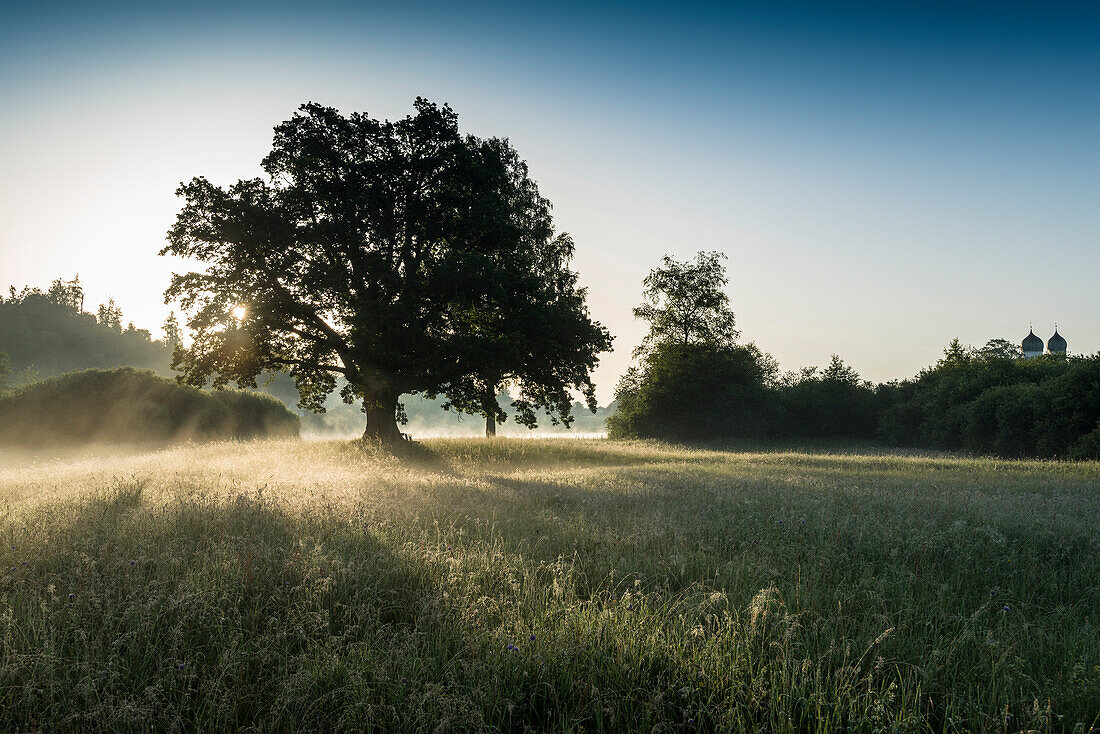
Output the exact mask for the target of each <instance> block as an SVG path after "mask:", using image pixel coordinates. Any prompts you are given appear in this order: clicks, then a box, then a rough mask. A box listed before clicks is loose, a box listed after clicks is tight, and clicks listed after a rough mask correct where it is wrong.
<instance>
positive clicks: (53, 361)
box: [0, 276, 180, 386]
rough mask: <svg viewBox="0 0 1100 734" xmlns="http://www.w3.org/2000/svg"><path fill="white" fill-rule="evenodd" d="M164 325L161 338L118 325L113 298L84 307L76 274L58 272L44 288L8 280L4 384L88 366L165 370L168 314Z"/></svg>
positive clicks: (170, 342)
mask: <svg viewBox="0 0 1100 734" xmlns="http://www.w3.org/2000/svg"><path fill="white" fill-rule="evenodd" d="M164 330H165V334H166V336H165V338H164V339H154V338H153V337H152V335H151V334H150V333H149V331H147V330H146V329H139V328H137V327H135V326H134V324H133V322H129V323H127V325H126V326H125V327H124V326H123V315H122V310H121V309H120V308H119V307H118V306H117V305H116V304H115V302H114V300H113V299H111V300H109V301H108V302H107V303H104V304H100V306H99V307H98V309H97V312H96V313H95V314H92V313H88V312H86V311H85V310H84V287H83V285H82V284H81V282H80V278H79V276H78V277H76V278H74V279H72V280H63V279H61V278H58V279H56V280H54V281H53V283H52V284H51V285H50V287H49V288H48V289H46V290H42V289H40V288H31V287H24V288H23V289H22V290H21V291H17V290H16V289H15V287H14V286H11V288H10V289H9V292H8V296H7V297H4V296H3V295H0V352H2V353H6V360H5V357H0V363H4V362H5V361H6V364H7V367H8V377H7V380H8V384H9V386H12V385H15V384H26V383H29V382H32V381H34V380H35V379H37V378H47V377H53V376H56V375H61V374H64V373H66V372H72V371H74V370H82V369H88V368H101V369H103V368H111V367H127V366H129V367H140V368H144V369H150V370H153V371H155V372H158V373H159V374H162V375H169V374H171V371H170V370H169V368H168V365H169V363H170V362H171V354H172V349H173V348H174V345H175V343H176V342H177V341H179V339H180V336H179V331H180V329H179V324H178V321H177V320H176V317H175V315H174V314H172V315H171V316H169V318H168V320H167V321H166V322H165V325H164ZM0 372H3V370H0Z"/></svg>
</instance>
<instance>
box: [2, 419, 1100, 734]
mask: <svg viewBox="0 0 1100 734" xmlns="http://www.w3.org/2000/svg"><path fill="white" fill-rule="evenodd" d="M1098 487H1100V464H1096V463H1076V464H1072V463H1052V462H1006V461H994V460H967V459H959V458H950V457H939V456H920V455H914V456H906V455H894V454H871V453H863V454H846V453H841V452H836V451H831V452H811V451H771V452H765V451H755V452H724V451H719V450H702V449H685V448H677V447H669V446H662V445H658V444H648V443H620V442H610V441H554V440H546V441H508V440H495V441H485V440H439V441H432V442H428V443H427V445H426V447H425V448H424V449H422V450H420V451H418V452H416V453H415V454H414V455H411V456H408V457H405V458H404V459H402V460H398V459H395V458H392V457H387V456H382V455H379V454H376V453H372V452H370V451H364V450H361V449H358V448H356V447H354V446H353V445H350V444H346V443H341V442H327V443H304V442H297V441H279V442H260V443H244V444H241V443H235V444H234V443H227V444H213V445H207V446H200V447H191V448H181V449H176V450H170V451H162V452H158V453H153V454H142V455H131V456H123V455H120V456H114V457H110V458H102V459H94V458H88V457H85V458H69V459H64V460H57V461H52V462H51V461H44V460H42V459H41V458H38V459H36V463H34V464H31V463H29V461H28V460H23V459H19V458H13V459H11V460H9V462H8V463H7V464H2V465H0V498H2V500H3V503H4V510H3V512H4V515H3V520H2V522H0V535H2V536H3V539H4V543H3V545H2V546H0V729H3V730H17V731H18V730H23V731H26V730H35V729H39V730H64V729H111V730H134V729H150V728H152V729H155V730H162V731H170V730H181V729H187V730H190V729H195V728H201V729H204V730H217V729H224V728H230V727H252V728H255V729H258V730H283V729H329V730H344V729H354V730H364V729H367V730H395V729H396V730H416V731H419V730H427V729H437V728H438V729H442V730H455V729H457V730H479V729H491V730H522V729H524V728H530V729H535V730H558V731H582V730H583V731H602V730H658V731H671V730H727V731H760V730H766V731H774V732H796V731H821V732H825V731H897V732H908V731H976V730H986V731H1012V732H1016V731H1020V730H1029V729H1034V730H1041V731H1081V732H1084V731H1088V730H1089V728H1090V727H1093V726H1096V725H1097V723H1098V721H1100V489H1098Z"/></svg>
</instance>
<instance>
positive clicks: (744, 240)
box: [0, 2, 1100, 401]
mask: <svg viewBox="0 0 1100 734" xmlns="http://www.w3.org/2000/svg"><path fill="white" fill-rule="evenodd" d="M1093 7H1095V6H1093ZM1097 38H1100V12H1098V11H1097V10H1094V9H1092V8H1091V7H1090V6H1089V5H1087V4H1085V3H1064V4H1059V3H1049V2H1048V3H1038V2H1036V3H969V4H968V3H962V2H953V3H935V2H922V3H911V4H910V3H844V4H840V3H834V4H815V5H810V4H795V3H766V4H765V3H761V4H755V5H751V4H734V5H731V4H723V5H721V6H718V5H708V4H696V5H683V4H675V5H674V4H671V3H669V4H657V3H650V4H646V3H641V4H638V3H634V4H630V5H627V4H620V5H600V4H593V3H587V4H580V3H577V4H563V3H555V4H541V5H533V4H532V5H527V6H523V5H519V4H505V3H475V4H462V5H459V4H450V3H437V4H431V3H425V4H419V5H416V6H410V5H407V4H405V5H396V4H395V5H392V6H389V7H386V6H382V5H377V6H372V5H363V4H339V3H311V4H308V6H307V4H304V3H299V4H295V5H290V4H285V5H279V4H260V3H254V4H224V3H219V4H213V3H210V4H177V5H172V6H170V7H168V8H150V7H148V6H147V5H145V4H136V3H135V4H130V5H122V4H115V5H111V4H106V5H100V6H97V7H95V8H88V7H85V6H77V5H69V6H67V5H64V4H57V5H51V6H48V7H43V6H41V5H40V4H36V5H33V6H32V5H30V4H24V5H18V4H16V5H8V6H5V8H4V9H3V10H0V69H2V70H3V74H0V109H3V113H2V114H0V287H6V286H7V285H8V284H14V285H16V286H21V285H23V284H24V283H34V284H46V283H48V281H49V280H51V279H52V278H53V277H56V276H57V275H66V276H71V274H72V273H74V272H79V273H80V274H81V277H82V279H83V280H84V281H85V282H86V283H87V286H88V289H89V298H90V300H91V301H92V302H93V303H98V302H99V301H100V300H105V299H106V298H107V297H108V296H113V297H115V298H116V300H117V301H118V302H119V303H120V304H121V305H122V307H123V310H124V313H125V314H126V315H127V317H128V318H132V319H133V320H134V321H135V322H136V323H137V324H138V325H139V326H146V327H151V328H154V329H155V327H156V326H157V325H158V324H159V323H160V322H161V321H162V320H163V316H164V314H165V313H166V312H167V307H165V306H164V305H163V304H162V302H161V301H162V299H161V296H160V294H161V292H162V291H163V289H164V287H165V285H166V284H167V280H168V276H169V273H170V272H171V271H172V269H173V268H175V269H180V267H182V265H181V264H180V263H173V262H171V261H168V260H165V259H164V258H158V257H157V256H156V255H155V253H156V251H157V250H158V249H159V247H160V246H161V244H162V241H163V237H164V232H165V231H166V230H167V229H168V227H169V226H170V224H171V222H172V219H173V216H174V214H175V211H176V210H177V209H178V202H177V201H176V200H175V198H174V196H173V191H174V189H175V186H176V184H177V183H178V182H179V181H180V180H184V179H189V178H190V177H192V176H194V175H199V174H202V175H207V176H209V177H210V178H212V179H213V180H215V181H219V182H223V183H229V182H231V181H233V180H235V179H237V178H243V177H249V176H253V175H256V174H257V173H258V163H259V160H260V158H261V157H262V156H263V154H264V152H265V151H266V150H267V148H268V146H269V145H270V135H271V128H272V127H273V126H274V125H275V124H276V123H277V122H278V121H280V120H282V119H285V118H286V117H288V116H289V115H290V114H291V113H292V112H293V110H294V108H295V107H296V106H297V105H298V104H299V103H301V102H304V101H306V100H315V101H319V102H323V103H326V104H331V105H334V106H337V107H339V108H341V109H343V110H345V111H351V110H363V111H367V112H370V113H372V114H375V115H379V116H383V117H395V116H399V115H403V114H406V113H407V112H408V111H409V109H410V107H411V102H412V99H413V98H414V97H415V96H416V95H424V96H427V97H429V98H431V99H434V100H437V101H446V102H449V103H450V104H451V105H452V106H453V107H454V108H455V109H456V111H457V112H458V113H459V115H460V118H461V122H462V124H463V126H464V127H465V128H466V129H467V130H468V131H470V132H473V133H476V134H479V135H503V136H507V137H509V138H510V139H511V140H512V142H513V144H514V145H515V146H516V147H517V149H518V150H519V151H520V153H521V154H522V155H523V156H524V157H525V158H526V159H527V161H528V163H529V164H530V166H531V170H532V173H533V175H534V177H535V178H536V179H537V180H538V181H539V183H540V186H541V187H542V190H543V192H544V194H546V195H547V196H548V197H549V198H550V199H551V200H552V201H553V202H554V205H555V215H556V219H557V223H558V226H559V227H560V228H561V229H564V230H567V231H569V232H571V233H572V234H573V235H574V238H575V239H576V241H577V245H578V253H577V259H576V266H577V268H578V269H579V270H580V272H581V275H582V279H583V281H584V282H585V283H586V284H587V285H588V286H589V289H590V304H591V308H592V311H593V313H594V315H595V316H596V317H597V318H599V319H600V320H601V321H603V322H604V323H605V324H606V325H607V326H608V327H609V328H610V329H611V331H612V332H613V333H614V334H615V335H616V337H617V338H616V351H615V353H614V354H612V355H609V356H607V357H606V358H605V359H604V361H603V364H602V365H601V367H600V369H599V371H598V373H597V381H598V384H599V386H600V397H601V399H602V400H604V401H606V400H608V399H609V398H610V395H611V391H612V389H613V387H614V382H615V380H616V378H617V376H618V375H619V374H620V373H621V372H622V371H623V369H625V367H626V365H627V363H628V361H629V354H630V351H631V349H632V348H633V346H634V345H635V344H636V343H637V342H638V340H639V339H640V338H641V336H642V333H643V325H641V324H638V323H636V322H635V321H634V320H633V319H632V318H631V315H630V309H631V307H632V306H634V305H635V304H636V302H637V301H638V299H639V296H640V281H641V279H642V278H643V277H644V275H645V273H646V271H647V270H648V269H649V268H650V267H652V266H653V265H654V264H655V263H656V262H657V261H658V260H659V258H660V257H661V256H662V255H663V254H665V253H669V254H673V255H676V256H680V257H688V256H690V255H691V254H692V253H694V252H695V251H697V250H700V249H706V250H712V249H717V250H721V251H723V252H725V253H726V254H727V255H728V257H729V262H728V265H729V274H730V286H729V293H730V297H731V299H732V302H733V305H734V308H735V310H736V312H737V314H738V321H739V326H740V328H741V330H742V332H743V336H744V338H745V339H748V340H754V341H756V342H757V343H758V344H759V345H760V346H761V347H762V348H763V349H765V350H767V351H769V352H771V353H773V354H774V355H775V356H776V357H777V358H778V359H779V360H780V363H781V364H782V366H783V367H784V368H789V369H793V368H797V367H799V366H802V365H807V364H821V363H824V362H827V361H828V358H829V355H830V354H831V353H833V352H837V353H839V354H840V355H841V356H842V357H844V358H845V359H846V360H847V361H849V362H850V363H851V364H853V365H854V366H855V367H856V368H857V369H858V370H859V371H860V372H861V373H862V374H863V375H864V376H865V377H868V378H870V379H873V380H886V379H893V378H902V377H906V376H910V375H912V374H914V373H915V372H916V371H917V370H918V369H920V368H921V367H922V366H924V365H927V364H929V363H931V362H933V361H934V360H935V359H936V358H937V356H938V355H939V353H940V350H941V349H942V347H943V346H944V345H945V344H946V343H947V342H948V341H949V340H950V339H951V338H952V337H955V336H958V337H959V338H961V339H962V340H963V341H964V342H969V343H974V344H980V343H982V342H984V341H985V340H986V339H989V338H992V337H1007V338H1011V339H1014V340H1018V339H1020V338H1022V336H1023V335H1024V334H1026V332H1027V326H1028V323H1029V322H1031V321H1033V322H1034V323H1035V327H1036V333H1038V334H1040V335H1041V336H1043V337H1044V338H1045V337H1047V336H1049V333H1048V332H1051V331H1053V324H1054V322H1056V321H1057V322H1058V324H1059V326H1060V329H1061V332H1062V333H1063V334H1064V335H1065V336H1066V337H1067V339H1068V341H1069V344H1070V349H1071V351H1077V352H1090V353H1091V352H1095V351H1097V350H1098V349H1100V323H1098V320H1097V318H1096V314H1097V313H1098V312H1100V295H1098V291H1097V288H1096V287H1095V282H1096V280H1097V275H1098V272H1097V271H1098V265H1100V255H1098V253H1100V234H1098V233H1100V176H1098V171H1100V135H1098V134H1097V131H1098V130H1100V44H1098V43H1097V42H1096V40H1095V39H1097Z"/></svg>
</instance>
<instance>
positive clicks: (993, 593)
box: [989, 589, 997, 596]
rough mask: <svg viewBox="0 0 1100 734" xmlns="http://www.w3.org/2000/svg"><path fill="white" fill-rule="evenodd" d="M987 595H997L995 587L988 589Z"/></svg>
mask: <svg viewBox="0 0 1100 734" xmlns="http://www.w3.org/2000/svg"><path fill="white" fill-rule="evenodd" d="M989 595H990V596H997V590H996V589H990V590H989Z"/></svg>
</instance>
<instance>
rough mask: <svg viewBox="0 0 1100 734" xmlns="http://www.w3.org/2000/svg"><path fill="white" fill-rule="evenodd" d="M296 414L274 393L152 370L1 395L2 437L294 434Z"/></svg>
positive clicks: (50, 440)
mask: <svg viewBox="0 0 1100 734" xmlns="http://www.w3.org/2000/svg"><path fill="white" fill-rule="evenodd" d="M298 429H299V420H298V416H296V415H294V414H293V413H291V412H290V411H289V410H287V409H286V407H285V406H284V405H283V404H282V403H280V402H279V401H278V400H276V399H275V398H272V397H270V396H268V395H264V394H260V393H254V392H245V391H241V390H216V391H205V390H199V389H196V388H193V387H185V386H182V385H178V384H176V383H175V382H173V381H172V380H168V379H165V378H163V377H158V376H157V375H155V374H153V373H152V372H149V371H147V370H137V369H133V368H132V367H124V368H121V369H116V370H85V371H83V372H72V373H69V374H66V375H62V376H60V377H54V378H51V379H48V380H45V381H43V382H39V383H35V384H33V385H31V386H29V387H26V388H23V389H21V390H19V391H17V392H15V393H13V394H11V395H9V396H7V397H4V398H2V399H0V443H6V444H18V445H23V446H32V447H37V446H51V445H62V444H79V443H90V442H105V443H143V444H144V443H174V442H183V441H216V440H224V439H248V438H259V437H266V436H296V435H297V434H298Z"/></svg>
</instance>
